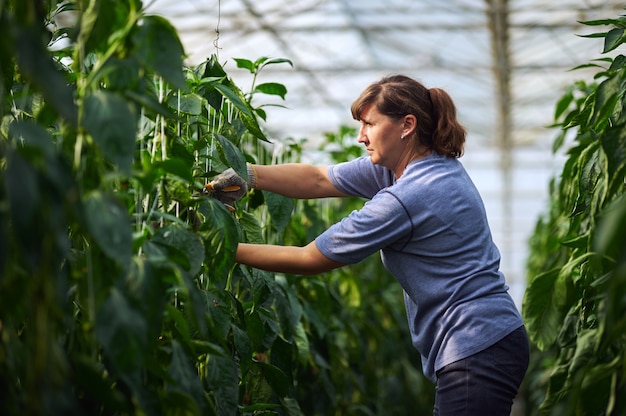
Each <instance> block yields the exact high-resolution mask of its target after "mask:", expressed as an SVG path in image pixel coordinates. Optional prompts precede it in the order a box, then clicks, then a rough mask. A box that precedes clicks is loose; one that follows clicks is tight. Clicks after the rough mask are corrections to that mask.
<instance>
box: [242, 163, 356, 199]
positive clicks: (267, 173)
mask: <svg viewBox="0 0 626 416" xmlns="http://www.w3.org/2000/svg"><path fill="white" fill-rule="evenodd" d="M252 169H253V171H254V173H255V175H256V186H255V188H256V189H262V190H265V191H270V192H275V193H277V194H281V195H284V196H286V197H289V198H297V199H311V198H327V197H345V196H348V195H346V194H344V193H343V192H340V191H339V190H338V189H337V188H335V185H333V183H332V182H331V181H330V178H329V177H328V173H327V169H328V168H327V167H326V166H313V165H307V164H304V163H283V164H279V165H252Z"/></svg>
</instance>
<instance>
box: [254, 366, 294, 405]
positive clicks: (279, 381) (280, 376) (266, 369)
mask: <svg viewBox="0 0 626 416" xmlns="http://www.w3.org/2000/svg"><path fill="white" fill-rule="evenodd" d="M256 365H257V366H259V367H260V368H261V373H262V374H263V377H264V378H265V380H267V382H268V383H269V385H270V386H272V389H274V391H275V392H276V394H278V396H279V397H285V396H286V395H287V394H288V393H289V388H290V387H291V385H290V383H289V378H288V377H287V376H286V375H285V373H283V372H282V370H281V369H280V368H278V367H276V366H274V365H271V364H268V363H264V362H260V361H257V362H256Z"/></svg>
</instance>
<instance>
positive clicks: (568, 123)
mask: <svg viewBox="0 0 626 416" xmlns="http://www.w3.org/2000/svg"><path fill="white" fill-rule="evenodd" d="M585 24H587V25H592V26H608V27H609V30H608V31H606V32H601V33H596V34H594V35H591V36H590V37H593V38H596V37H600V38H603V39H604V50H603V53H609V52H611V51H614V50H616V49H617V48H618V47H619V46H620V45H622V44H623V43H624V41H625V40H626V36H625V30H626V19H625V18H624V17H619V18H617V19H606V20H599V21H592V22H585ZM584 66H586V67H593V68H598V73H597V74H596V76H595V81H594V82H593V83H586V82H584V81H580V82H577V83H575V84H574V85H573V86H572V87H570V88H569V89H568V90H567V91H566V93H565V95H564V96H563V98H562V99H561V100H560V101H559V102H558V103H557V106H556V112H555V120H556V126H558V127H560V128H561V132H560V134H559V136H558V138H557V140H556V142H555V150H558V149H559V148H561V147H562V146H563V145H564V143H565V142H566V141H567V140H566V139H567V137H568V136H571V134H570V133H574V134H573V136H574V137H573V143H572V145H571V147H570V148H569V149H568V151H567V156H568V157H567V160H566V162H565V165H564V167H563V171H562V173H561V175H560V177H559V180H558V181H554V182H553V183H552V184H551V188H550V189H551V204H550V210H549V212H548V213H547V214H546V215H545V216H544V217H543V218H541V219H540V220H539V221H538V223H537V227H536V230H535V233H534V235H533V237H532V239H531V243H530V244H531V255H530V257H529V261H528V273H529V285H528V288H527V290H526V293H525V297H524V303H523V312H524V318H525V321H526V323H527V326H528V328H529V330H530V331H529V332H530V335H531V339H532V340H533V342H534V344H535V345H536V347H537V348H538V349H539V351H541V352H537V355H536V357H537V358H535V360H534V364H533V367H532V368H533V370H532V371H531V372H530V373H529V378H531V381H530V382H529V384H528V385H529V389H531V390H532V389H542V390H543V394H541V395H539V394H537V392H534V393H533V395H532V396H531V398H530V405H531V406H530V407H535V406H537V407H539V409H538V411H537V413H538V414H554V415H570V414H576V415H618V414H624V412H626V401H624V397H625V393H626V379H625V378H624V370H625V367H624V360H625V357H626V356H625V352H626V331H625V329H626V320H625V318H624V317H625V316H626V298H625V297H624V296H625V294H626V239H625V236H626V198H625V196H624V189H625V183H626V182H625V179H624V178H625V175H626V136H625V135H624V132H625V131H626V111H624V105H625V101H624V100H625V99H626V97H625V95H624V93H625V92H626V57H624V56H623V55H617V56H615V58H603V59H600V60H598V61H596V62H593V63H591V64H589V65H584ZM539 403H541V404H540V406H539Z"/></svg>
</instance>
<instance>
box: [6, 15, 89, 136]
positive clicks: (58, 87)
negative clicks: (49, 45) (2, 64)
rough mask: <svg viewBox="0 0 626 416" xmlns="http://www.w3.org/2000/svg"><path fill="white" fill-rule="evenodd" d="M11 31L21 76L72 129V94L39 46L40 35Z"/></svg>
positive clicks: (32, 31)
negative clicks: (35, 87)
mask: <svg viewBox="0 0 626 416" xmlns="http://www.w3.org/2000/svg"><path fill="white" fill-rule="evenodd" d="M1 14H2V13H0V15H1ZM4 24H5V23H4V21H3V25H4ZM15 30H16V31H17V33H15V37H14V41H15V57H16V60H17V64H18V66H19V69H20V70H21V72H22V75H23V76H24V77H25V78H26V79H28V80H30V81H32V82H33V84H34V85H36V86H37V88H39V90H40V91H41V93H42V94H43V96H44V97H45V100H46V102H47V103H48V104H50V105H51V106H52V107H53V108H54V109H55V110H56V111H57V112H58V114H60V115H61V117H63V118H64V119H65V120H66V121H68V122H69V123H71V124H72V125H76V121H77V118H78V117H77V114H78V111H77V108H76V104H75V103H74V91H73V90H72V89H71V88H70V87H69V85H70V83H69V82H68V81H67V79H66V78H65V76H64V74H63V73H62V72H61V71H60V70H59V68H58V66H57V65H56V64H55V63H54V62H53V60H52V57H51V56H50V54H49V52H48V51H47V50H46V48H45V46H44V44H43V43H42V42H41V39H42V38H41V34H40V33H39V31H38V30H35V29H33V28H24V27H15ZM6 59H7V57H2V60H6ZM9 59H10V58H9Z"/></svg>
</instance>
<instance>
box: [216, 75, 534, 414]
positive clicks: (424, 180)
mask: <svg viewBox="0 0 626 416" xmlns="http://www.w3.org/2000/svg"><path fill="white" fill-rule="evenodd" d="M352 115H353V117H354V118H355V119H356V120H358V121H359V122H360V130H359V137H358V142H359V143H363V145H364V146H365V148H366V150H367V152H368V153H369V157H362V158H359V159H356V160H353V161H350V162H344V163H340V164H337V165H334V166H329V167H315V166H311V165H306V164H282V165H275V166H260V165H249V166H248V177H249V178H248V183H247V185H248V186H249V187H255V188H257V189H263V190H267V191H271V192H276V193H279V194H282V195H285V196H288V197H292V198H322V197H346V196H360V197H363V198H366V199H368V201H367V202H366V203H365V204H364V205H363V208H362V209H361V210H359V211H355V212H352V213H351V214H350V215H349V216H348V217H346V218H344V219H343V220H342V221H340V222H339V223H337V224H334V225H332V226H331V227H330V228H329V229H328V230H326V231H325V232H324V233H322V234H321V235H320V236H319V237H317V238H316V239H315V241H313V242H311V243H310V244H308V245H307V246H305V247H284V246H276V245H259V244H239V247H238V249H237V254H236V261H237V262H239V263H241V264H246V265H248V266H252V267H256V268H259V269H264V270H269V271H274V272H284V273H291V274H304V275H308V274H318V273H323V272H326V271H329V270H332V269H335V268H337V267H342V266H345V265H348V264H352V263H357V262H359V261H361V260H363V259H364V258H366V257H367V256H369V255H371V254H373V253H375V252H376V251H378V250H380V251H381V257H382V261H383V263H384V265H385V267H386V268H387V269H388V270H389V271H390V272H391V273H392V274H393V275H394V276H395V277H396V279H397V280H398V282H399V283H400V284H401V285H402V287H403V289H404V300H405V307H406V313H407V317H408V321H409V327H410V331H411V336H412V341H413V345H414V346H415V348H417V350H418V351H419V352H420V353H421V356H422V366H423V371H424V374H425V375H426V376H427V377H428V378H429V379H430V380H432V381H433V382H434V383H436V397H435V409H434V414H435V415H455V416H458V415H481V416H484V415H506V416H508V415H509V414H510V411H511V406H512V402H513V399H514V398H515V396H516V394H517V391H518V388H519V386H520V384H521V382H522V379H523V377H524V374H525V372H526V369H527V366H528V359H529V344H528V338H527V334H526V331H525V329H524V326H523V322H522V319H521V317H520V314H519V312H518V310H517V308H516V306H515V304H514V302H513V300H512V299H511V297H510V295H509V294H508V292H507V290H508V287H507V286H506V284H505V280H504V276H503V275H502V273H501V272H500V271H499V262H500V254H499V252H498V249H497V248H496V246H495V245H494V243H493V241H492V237H491V232H490V230H489V225H488V223H487V218H486V215H485V209H484V206H483V202H482V200H481V197H480V195H479V193H478V191H477V190H476V188H475V186H474V184H473V183H472V181H471V179H470V178H469V176H468V175H467V173H466V172H465V170H464V168H463V166H462V165H461V163H460V162H459V161H458V158H459V157H460V156H461V155H462V153H463V145H464V142H465V129H464V128H463V127H462V126H461V125H460V124H459V122H458V121H457V118H456V108H455V106H454V103H453V102H452V99H451V98H450V96H449V95H448V94H447V93H446V92H445V91H443V90H441V89H437V88H432V89H430V90H429V89H427V88H425V87H424V86H423V85H422V84H421V83H419V82H417V81H415V80H413V79H411V78H409V77H406V76H402V75H396V76H390V77H386V78H383V79H382V80H381V81H379V82H376V83H374V84H372V85H370V86H369V87H368V88H367V89H365V91H363V93H362V94H361V96H360V97H359V98H358V99H357V100H356V101H355V102H354V103H353V105H352ZM233 180H237V181H239V183H241V186H242V187H244V188H245V186H246V183H245V182H243V180H242V179H241V178H239V177H238V176H236V175H235V174H234V172H233V171H232V169H231V170H229V171H227V172H224V173H223V174H221V175H220V176H218V177H217V178H216V180H215V181H214V182H212V186H213V188H214V189H215V190H217V191H219V190H222V189H223V188H224V184H232V183H233Z"/></svg>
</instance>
